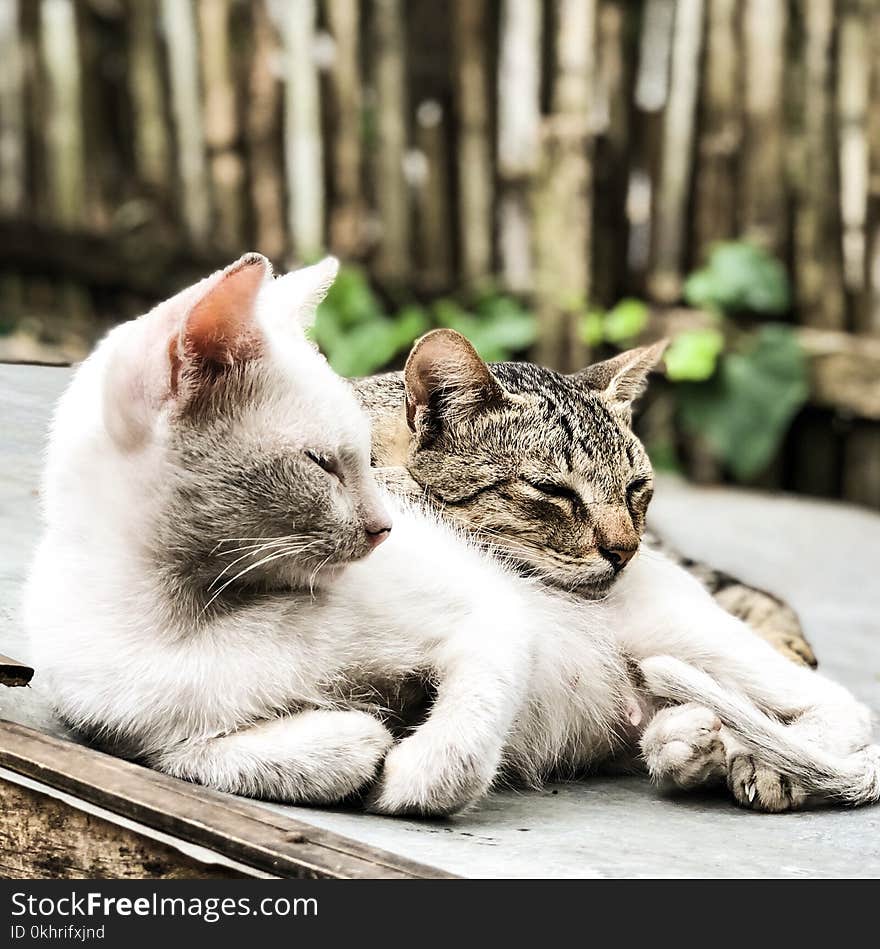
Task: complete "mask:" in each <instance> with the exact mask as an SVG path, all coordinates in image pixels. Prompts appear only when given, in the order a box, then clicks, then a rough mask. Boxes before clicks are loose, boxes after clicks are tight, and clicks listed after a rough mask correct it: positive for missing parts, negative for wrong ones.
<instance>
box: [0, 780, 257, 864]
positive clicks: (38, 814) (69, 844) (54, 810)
mask: <svg viewBox="0 0 880 949" xmlns="http://www.w3.org/2000/svg"><path fill="white" fill-rule="evenodd" d="M241 876H242V874H241V873H236V872H235V871H234V870H232V869H231V868H228V867H225V866H222V865H220V864H204V863H201V862H200V861H198V860H194V859H193V858H191V857H188V856H186V855H185V854H182V853H181V852H180V851H178V850H175V849H174V848H173V847H170V846H169V845H168V844H165V843H162V842H160V841H158V840H153V839H151V838H150V837H147V836H145V835H142V834H138V833H137V832H136V831H134V830H130V829H129V828H126V827H120V826H118V825H116V824H113V823H111V822H110V821H107V820H103V819H102V818H100V817H97V816H95V815H94V814H88V813H86V812H84V811H81V810H77V808H75V807H73V806H71V805H70V804H68V803H65V802H64V801H61V800H57V799H56V798H53V797H50V796H49V795H47V794H41V793H40V792H38V791H35V790H33V789H32V788H28V787H23V786H21V785H18V784H15V783H13V782H11V781H4V780H0V878H2V879H28V880H43V879H65V880H81V879H103V880H108V879H111V880H118V879H122V880H136V879H147V880H176V879H188V880H192V879H208V880H227V879H236V878H239V877H241Z"/></svg>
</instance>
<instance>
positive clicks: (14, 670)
mask: <svg viewBox="0 0 880 949" xmlns="http://www.w3.org/2000/svg"><path fill="white" fill-rule="evenodd" d="M33 677H34V670H33V669H32V668H31V667H30V666H26V665H25V664H24V663H23V662H19V661H18V660H17V659H10V658H9V656H2V655H0V685H6V686H23V685H27V684H28V682H30V681H31V679H32V678H33Z"/></svg>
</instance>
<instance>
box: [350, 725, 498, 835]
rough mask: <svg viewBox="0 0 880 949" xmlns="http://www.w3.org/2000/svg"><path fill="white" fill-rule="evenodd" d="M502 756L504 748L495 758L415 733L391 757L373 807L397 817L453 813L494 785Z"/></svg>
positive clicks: (388, 759)
mask: <svg viewBox="0 0 880 949" xmlns="http://www.w3.org/2000/svg"><path fill="white" fill-rule="evenodd" d="M487 759H488V760H487ZM499 759H500V752H499V754H498V755H496V756H494V757H493V756H491V755H490V756H483V757H480V756H478V755H476V754H473V755H470V754H468V753H467V752H465V751H464V750H462V749H459V748H450V747H449V746H448V745H445V746H444V745H439V746H438V745H437V743H434V742H431V741H429V740H427V736H424V735H420V734H419V733H416V734H415V735H412V736H411V737H409V738H406V739H404V740H403V741H402V742H401V743H400V744H399V745H397V747H396V748H394V749H392V750H391V751H390V752H389V753H388V755H387V756H386V758H385V763H384V765H383V766H382V772H381V774H380V775H379V780H378V782H377V784H376V787H375V789H374V791H373V793H372V794H371V796H370V801H369V804H368V810H370V811H373V812H374V813H377V814H393V815H397V816H401V815H405V814H413V815H418V816H421V817H445V816H447V815H449V814H454V813H456V812H457V811H461V810H463V809H464V808H466V807H468V806H469V805H471V804H473V803H475V802H476V801H477V800H479V798H481V797H482V796H483V795H484V794H485V793H486V792H487V791H488V790H489V787H490V786H491V784H492V781H493V779H494V777H495V772H496V770H497V765H498V760H499Z"/></svg>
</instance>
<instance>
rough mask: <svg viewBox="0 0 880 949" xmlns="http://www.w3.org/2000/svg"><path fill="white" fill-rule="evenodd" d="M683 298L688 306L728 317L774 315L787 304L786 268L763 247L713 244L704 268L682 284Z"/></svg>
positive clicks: (786, 307) (788, 302)
mask: <svg viewBox="0 0 880 949" xmlns="http://www.w3.org/2000/svg"><path fill="white" fill-rule="evenodd" d="M684 298H685V300H686V301H687V302H688V303H690V304H691V306H696V307H703V308H705V309H708V310H713V311H715V312H718V313H725V314H728V315H729V314H731V313H739V312H751V313H756V314H759V315H777V314H780V313H784V312H785V311H786V310H787V309H788V308H789V305H790V293H789V289H788V278H787V277H786V274H785V268H784V267H783V266H782V264H781V263H780V262H779V261H778V260H776V258H775V257H772V256H771V255H770V254H768V253H767V251H765V250H764V249H763V248H761V247H758V246H756V245H755V244H750V243H748V242H746V241H725V242H723V243H720V244H716V245H715V246H714V247H713V248H712V250H711V252H710V254H709V259H708V261H707V262H706V266H705V267H703V268H701V269H700V270H697V271H695V272H694V273H692V274H691V275H690V276H689V277H688V279H687V280H686V281H685V285H684Z"/></svg>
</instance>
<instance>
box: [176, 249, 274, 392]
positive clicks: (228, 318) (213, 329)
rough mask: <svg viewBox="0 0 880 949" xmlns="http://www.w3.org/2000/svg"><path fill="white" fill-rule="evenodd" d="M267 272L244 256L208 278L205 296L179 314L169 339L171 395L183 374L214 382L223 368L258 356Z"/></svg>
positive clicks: (259, 261)
mask: <svg viewBox="0 0 880 949" xmlns="http://www.w3.org/2000/svg"><path fill="white" fill-rule="evenodd" d="M271 271H272V268H271V265H270V264H269V261H268V260H266V258H265V257H263V256H261V255H260V254H245V255H244V256H243V257H241V258H239V259H238V260H237V261H236V262H235V263H234V264H232V265H230V266H229V267H227V268H226V269H225V270H224V271H222V272H221V273H220V274H218V275H216V276H215V277H213V278H209V280H208V286H207V289H206V291H205V293H203V294H202V295H201V296H200V297H199V298H198V299H197V300H196V302H195V303H194V304H193V306H192V307H191V308H190V309H189V311H188V312H187V313H186V314H185V315H184V316H183V320H182V323H181V325H180V329H179V331H178V333H177V336H176V338H174V339H172V340H171V341H170V346H169V357H170V360H171V390H172V392H176V391H177V388H178V383H179V379H180V375H181V372H182V371H183V370H186V371H187V374H188V376H190V377H195V378H198V377H200V376H208V377H210V378H215V377H216V376H217V375H218V374H219V373H220V372H221V371H223V370H224V369H225V368H227V367H229V366H232V365H235V364H236V363H242V362H247V361H248V360H251V359H254V358H256V357H257V356H259V355H260V353H261V351H262V338H261V335H260V332H259V330H258V327H257V324H256V300H257V296H258V294H259V292H260V289H261V288H262V286H263V284H264V283H265V281H266V280H267V279H268V277H269V275H270V274H271Z"/></svg>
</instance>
